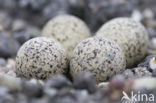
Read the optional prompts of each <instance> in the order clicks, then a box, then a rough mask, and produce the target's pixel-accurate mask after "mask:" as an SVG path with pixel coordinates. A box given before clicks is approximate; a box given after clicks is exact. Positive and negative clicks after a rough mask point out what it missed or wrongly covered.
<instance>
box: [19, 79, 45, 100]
mask: <svg viewBox="0 0 156 103" xmlns="http://www.w3.org/2000/svg"><path fill="white" fill-rule="evenodd" d="M21 85H22V92H23V93H24V94H25V95H27V96H28V97H31V98H32V97H41V96H42V94H43V89H42V86H41V85H40V84H34V83H31V82H30V81H27V82H22V83H21ZM32 91H33V92H32Z"/></svg>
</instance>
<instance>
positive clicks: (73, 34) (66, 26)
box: [41, 15, 91, 58]
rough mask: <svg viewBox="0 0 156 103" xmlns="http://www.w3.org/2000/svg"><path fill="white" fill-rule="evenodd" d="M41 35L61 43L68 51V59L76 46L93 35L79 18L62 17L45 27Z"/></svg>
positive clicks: (54, 19) (51, 21)
mask: <svg viewBox="0 0 156 103" xmlns="http://www.w3.org/2000/svg"><path fill="white" fill-rule="evenodd" d="M41 35H42V36H45V37H51V38H54V39H55V40H57V41H59V42H60V43H61V44H62V45H63V47H64V48H65V49H66V51H67V54H68V57H69V58H71V57H72V52H73V50H74V48H75V47H76V45H77V44H78V43H79V42H81V41H82V40H84V39H86V38H88V37H90V35H91V34H90V30H89V28H88V27H87V25H86V24H85V23H84V22H83V21H82V20H80V19H79V18H77V17H75V16H71V15H60V16H57V17H55V18H53V19H52V20H50V21H49V22H48V23H47V24H46V25H45V27H44V28H43V31H42V34H41Z"/></svg>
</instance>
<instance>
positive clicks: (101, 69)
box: [70, 37, 126, 82]
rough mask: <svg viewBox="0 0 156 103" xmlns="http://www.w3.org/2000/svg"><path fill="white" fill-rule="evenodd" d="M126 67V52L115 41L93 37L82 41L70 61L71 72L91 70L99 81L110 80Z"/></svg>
mask: <svg viewBox="0 0 156 103" xmlns="http://www.w3.org/2000/svg"><path fill="white" fill-rule="evenodd" d="M125 67H126V62H125V57H124V53H123V52H122V50H121V48H120V47H119V45H117V44H116V43H115V42H114V41H112V40H109V39H107V38H102V37H92V38H88V39H86V40H83V41H82V42H80V43H79V44H78V45H77V46H76V48H75V49H74V54H73V58H72V59H71V61H70V74H71V75H72V77H74V76H75V75H76V74H77V73H79V72H82V71H85V70H89V71H90V72H91V73H93V75H94V76H95V77H96V80H97V82H102V81H105V80H108V79H109V78H111V77H112V76H113V75H115V74H117V73H121V72H122V71H123V70H124V69H125Z"/></svg>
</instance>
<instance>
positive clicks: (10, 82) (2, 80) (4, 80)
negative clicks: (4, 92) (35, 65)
mask: <svg viewBox="0 0 156 103" xmlns="http://www.w3.org/2000/svg"><path fill="white" fill-rule="evenodd" d="M0 86H6V87H8V88H9V89H10V90H12V91H14V90H21V80H20V79H19V78H14V77H12V76H8V75H5V74H0Z"/></svg>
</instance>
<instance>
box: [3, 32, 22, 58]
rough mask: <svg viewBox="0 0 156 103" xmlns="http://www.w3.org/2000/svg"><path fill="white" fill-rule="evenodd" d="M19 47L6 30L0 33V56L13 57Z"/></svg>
mask: <svg viewBox="0 0 156 103" xmlns="http://www.w3.org/2000/svg"><path fill="white" fill-rule="evenodd" d="M18 49H19V44H18V42H17V41H16V40H14V39H13V38H12V37H11V36H9V34H8V33H7V32H1V33H0V57H4V58H6V57H14V56H15V55H16V53H17V51H18Z"/></svg>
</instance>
